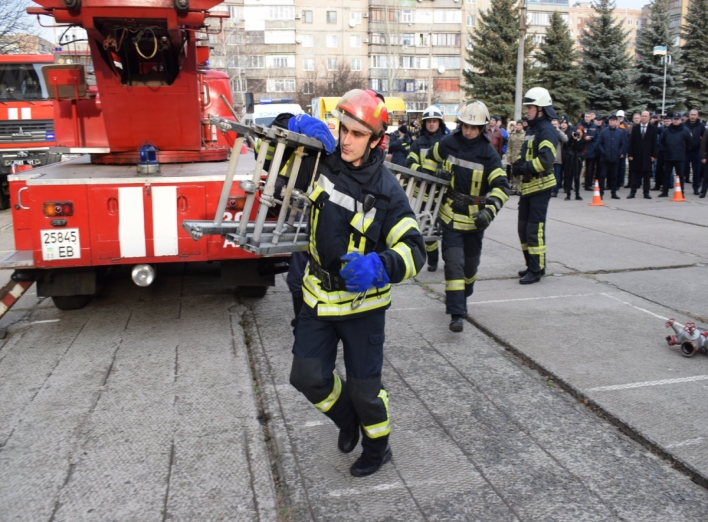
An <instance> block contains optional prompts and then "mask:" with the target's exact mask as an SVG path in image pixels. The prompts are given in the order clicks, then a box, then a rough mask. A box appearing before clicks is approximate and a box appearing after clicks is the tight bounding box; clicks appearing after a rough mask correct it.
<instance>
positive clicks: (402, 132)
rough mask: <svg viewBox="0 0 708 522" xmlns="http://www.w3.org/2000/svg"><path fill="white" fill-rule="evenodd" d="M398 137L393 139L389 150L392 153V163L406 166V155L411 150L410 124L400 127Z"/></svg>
mask: <svg viewBox="0 0 708 522" xmlns="http://www.w3.org/2000/svg"><path fill="white" fill-rule="evenodd" d="M398 136H399V137H398V139H394V140H391V143H390V144H389V146H388V151H389V152H390V153H391V163H395V164H396V165H400V166H401V167H405V166H406V157H407V156H408V153H409V152H410V151H411V137H410V136H409V135H408V126H407V125H401V126H400V127H398Z"/></svg>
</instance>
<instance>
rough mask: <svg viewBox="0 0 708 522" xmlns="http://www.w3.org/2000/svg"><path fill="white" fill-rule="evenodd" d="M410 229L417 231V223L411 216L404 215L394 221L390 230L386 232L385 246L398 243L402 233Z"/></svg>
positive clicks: (389, 246) (390, 246)
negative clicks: (397, 220)
mask: <svg viewBox="0 0 708 522" xmlns="http://www.w3.org/2000/svg"><path fill="white" fill-rule="evenodd" d="M411 229H413V230H418V231H419V229H418V223H417V222H416V220H415V219H413V218H410V217H404V218H403V219H402V220H400V221H399V222H398V223H396V225H395V226H394V227H393V228H391V231H390V232H389V233H388V236H386V246H387V247H388V248H392V247H393V245H395V244H396V243H398V242H399V241H400V240H401V238H402V237H403V235H404V234H405V233H406V232H408V231H409V230H411Z"/></svg>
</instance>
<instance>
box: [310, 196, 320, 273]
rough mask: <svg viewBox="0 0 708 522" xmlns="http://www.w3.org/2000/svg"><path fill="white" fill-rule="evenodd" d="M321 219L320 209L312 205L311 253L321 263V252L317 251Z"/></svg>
mask: <svg viewBox="0 0 708 522" xmlns="http://www.w3.org/2000/svg"><path fill="white" fill-rule="evenodd" d="M319 220H320V210H319V209H318V208H317V207H314V206H313V207H312V211H311V213H310V255H312V257H314V258H315V261H317V262H318V263H320V254H319V252H317V245H316V244H315V238H316V237H317V225H318V223H319Z"/></svg>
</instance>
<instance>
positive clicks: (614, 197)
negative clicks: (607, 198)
mask: <svg viewBox="0 0 708 522" xmlns="http://www.w3.org/2000/svg"><path fill="white" fill-rule="evenodd" d="M619 198H620V197H619V196H618V195H617V192H613V193H612V199H619Z"/></svg>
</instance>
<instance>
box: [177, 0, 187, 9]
mask: <svg viewBox="0 0 708 522" xmlns="http://www.w3.org/2000/svg"><path fill="white" fill-rule="evenodd" d="M175 9H177V10H178V11H189V0H175Z"/></svg>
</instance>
